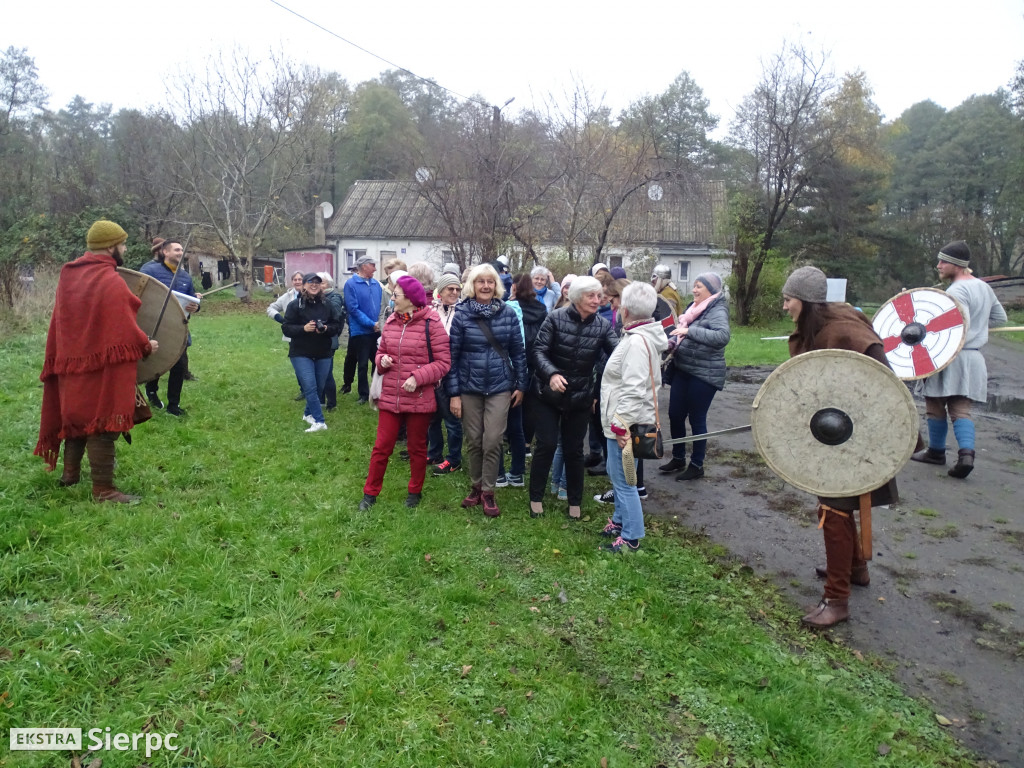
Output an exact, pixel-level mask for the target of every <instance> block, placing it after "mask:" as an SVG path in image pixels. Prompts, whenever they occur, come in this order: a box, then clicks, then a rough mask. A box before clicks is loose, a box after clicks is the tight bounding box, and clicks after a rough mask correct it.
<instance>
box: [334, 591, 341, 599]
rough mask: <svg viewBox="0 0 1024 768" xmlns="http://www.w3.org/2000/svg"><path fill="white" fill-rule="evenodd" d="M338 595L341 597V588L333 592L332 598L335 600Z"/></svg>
mask: <svg viewBox="0 0 1024 768" xmlns="http://www.w3.org/2000/svg"><path fill="white" fill-rule="evenodd" d="M339 597H341V590H340V589H339V590H338V591H337V592H335V593H334V599H335V600H337V599H338V598H339Z"/></svg>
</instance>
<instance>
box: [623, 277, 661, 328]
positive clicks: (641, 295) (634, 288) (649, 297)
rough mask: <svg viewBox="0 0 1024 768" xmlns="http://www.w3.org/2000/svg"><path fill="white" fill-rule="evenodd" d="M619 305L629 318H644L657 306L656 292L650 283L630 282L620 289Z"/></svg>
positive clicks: (651, 313)
mask: <svg viewBox="0 0 1024 768" xmlns="http://www.w3.org/2000/svg"><path fill="white" fill-rule="evenodd" d="M619 306H620V307H621V308H622V309H623V310H625V311H626V312H627V313H628V314H629V319H630V320H646V319H647V318H649V317H651V316H652V315H653V314H654V308H655V307H656V306H658V292H657V291H655V290H654V286H653V285H651V284H650V283H630V284H629V285H627V286H626V287H625V288H623V289H622V296H621V297H620V298H619Z"/></svg>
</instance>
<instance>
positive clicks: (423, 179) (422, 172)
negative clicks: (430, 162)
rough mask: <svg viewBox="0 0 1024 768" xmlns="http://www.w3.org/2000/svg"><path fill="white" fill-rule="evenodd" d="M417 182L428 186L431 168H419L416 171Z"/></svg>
mask: <svg viewBox="0 0 1024 768" xmlns="http://www.w3.org/2000/svg"><path fill="white" fill-rule="evenodd" d="M416 181H418V182H419V183H420V184H426V183H427V182H428V181H430V169H429V168H417V169H416Z"/></svg>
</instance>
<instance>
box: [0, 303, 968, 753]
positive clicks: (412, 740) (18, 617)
mask: <svg viewBox="0 0 1024 768" xmlns="http://www.w3.org/2000/svg"><path fill="white" fill-rule="evenodd" d="M787 329H788V326H785V327H784V326H781V325H780V327H779V328H776V329H767V330H766V329H757V330H753V331H750V330H741V331H737V333H736V335H735V337H734V339H735V341H734V344H735V347H732V348H731V349H730V357H731V362H733V363H734V364H755V363H756V364H769V363H771V362H780V361H781V360H783V359H785V357H786V356H787V351H786V344H785V342H778V341H776V342H761V341H759V339H760V336H767V335H781V334H783V333H785V332H786V331H787ZM193 336H194V338H195V342H196V346H195V347H193V351H192V353H191V355H190V356H191V359H192V369H193V370H194V371H195V372H196V374H197V375H198V376H199V377H200V379H201V381H199V382H197V383H189V382H186V384H185V393H184V396H183V400H182V405H183V406H184V407H185V408H187V409H188V410H189V412H190V415H189V417H188V418H187V419H185V420H180V421H179V420H175V419H173V418H172V417H170V416H167V415H166V414H163V413H159V412H158V413H156V415H155V416H154V418H153V420H152V421H151V422H149V423H147V424H144V425H141V426H140V427H138V428H136V430H135V431H134V442H133V445H131V446H128V445H126V444H124V443H120V444H119V448H118V468H117V479H118V484H119V485H120V486H121V487H122V489H124V490H126V491H128V492H136V493H140V494H142V495H143V500H142V501H141V502H140V503H138V504H135V505H131V506H120V505H110V504H106V505H103V504H94V503H93V502H92V501H91V500H90V493H89V484H88V481H87V479H86V481H85V482H83V483H82V484H81V485H79V486H76V487H74V488H70V489H60V488H58V487H57V483H56V481H57V475H56V474H48V473H46V472H44V469H43V464H42V461H41V460H39V459H38V458H35V457H33V456H32V455H31V453H32V448H33V446H34V445H35V440H36V434H37V429H38V417H39V403H40V398H41V388H40V385H39V382H38V373H39V369H40V366H41V359H42V350H43V340H44V335H43V333H42V331H41V330H37V331H36V332H34V333H27V334H22V335H19V336H16V337H14V338H8V339H6V340H5V341H3V343H2V345H0V361H2V365H0V404H2V413H3V414H4V419H3V420H2V423H0V434H2V435H3V444H4V445H5V446H6V452H5V458H4V471H3V479H2V481H0V552H2V558H3V559H2V568H0V594H2V602H0V725H3V727H5V728H6V727H43V726H50V727H81V728H83V730H88V729H91V728H100V729H105V728H107V727H109V728H110V729H111V732H113V733H118V732H125V733H137V732H143V731H151V732H154V733H161V734H163V733H168V732H172V731H173V732H177V733H179V734H180V737H179V739H178V742H177V744H178V746H179V749H178V750H177V751H173V752H172V751H161V752H157V753H155V754H153V755H152V756H151V757H150V758H148V759H147V758H146V757H145V756H144V755H143V754H140V753H133V752H127V753H120V752H102V753H100V754H99V755H98V756H99V757H101V758H102V760H103V765H104V766H106V767H107V768H110V767H111V766H122V765H124V766H137V765H142V764H146V765H151V766H158V765H173V766H193V765H194V766H200V765H201V766H223V767H224V768H239V767H241V766H268V765H272V766H342V765H344V766H349V765H360V766H595V767H596V766H601V765H605V764H607V765H609V766H627V765H629V766H634V765H635V766H656V765H664V766H723V765H729V766H786V768H800V767H803V766H806V768H825V767H827V766H836V767H838V766H871V765H878V766H882V765H899V766H970V765H975V764H976V763H975V762H974V760H972V759H971V758H970V756H968V755H966V754H965V753H963V752H962V751H961V750H960V749H959V748H958V747H957V746H956V745H955V743H954V742H953V740H952V739H951V738H949V737H948V735H947V734H946V733H945V732H944V731H943V729H942V728H941V727H940V725H939V724H938V723H937V720H936V714H935V713H934V712H933V711H932V710H931V709H930V708H929V707H928V706H927V705H926V704H924V703H922V702H919V701H915V700H912V699H909V698H907V697H905V696H904V695H903V694H902V693H901V692H900V690H899V688H898V687H897V686H896V685H895V684H894V683H893V682H892V681H891V679H890V678H889V677H888V675H887V674H886V666H885V663H884V662H882V661H879V660H876V659H872V658H870V657H868V658H864V657H862V656H861V655H860V654H859V653H856V652H851V651H850V650H848V649H846V648H844V647H843V646H842V644H841V643H834V642H831V641H829V640H828V639H823V638H821V637H819V636H818V635H816V634H814V633H812V632H809V631H806V630H804V629H802V628H801V627H800V626H799V622H798V617H799V615H800V614H799V611H798V610H797V609H796V608H795V607H794V606H792V605H789V604H787V603H785V602H784V601H783V600H782V599H781V598H780V597H779V595H778V594H777V593H776V592H775V590H774V589H773V588H772V587H771V586H770V585H768V584H766V583H763V582H762V581H760V580H758V579H757V578H755V577H753V576H752V575H751V573H750V570H749V568H745V567H742V566H740V565H737V564H734V563H731V562H730V561H729V560H728V558H726V557H724V555H725V554H726V553H724V552H722V551H721V550H720V549H718V548H716V547H714V546H712V545H709V544H708V543H707V542H705V541H703V540H701V539H700V538H699V537H698V536H696V535H694V534H692V533H690V532H688V531H686V530H684V529H681V528H680V527H678V526H677V525H676V524H675V523H674V522H673V519H672V515H671V513H672V510H669V509H663V510H659V511H658V512H661V513H664V514H652V515H650V516H649V518H648V538H647V539H646V540H645V543H644V548H643V549H642V551H641V552H640V553H638V554H636V555H633V556H613V555H609V554H605V553H600V552H599V551H598V546H599V544H600V542H601V539H600V538H599V537H598V536H597V531H598V530H599V529H600V527H601V526H602V525H603V523H604V517H603V516H602V515H601V514H600V513H602V512H604V510H598V509H596V505H594V504H593V503H592V502H591V503H590V505H589V506H585V508H584V509H585V513H589V514H588V515H587V519H586V520H585V521H584V522H582V523H573V524H569V522H568V521H567V520H566V519H565V517H564V513H563V510H561V509H560V508H559V505H557V504H555V503H554V500H553V499H551V501H550V502H549V503H548V504H547V509H548V514H547V516H546V517H545V518H542V519H539V520H531V519H530V518H529V516H528V514H527V501H526V499H527V496H526V492H525V490H523V489H503V490H499V491H498V500H499V503H500V504H501V506H502V510H503V512H502V515H501V517H499V518H497V519H494V520H490V519H487V518H484V517H483V515H482V514H480V513H479V511H473V512H469V513H467V512H466V511H464V510H462V509H460V507H459V501H460V499H461V497H462V495H463V492H464V491H465V485H466V480H465V475H464V474H463V473H456V474H454V475H452V476H449V477H444V478H433V477H428V480H427V486H426V488H425V494H424V503H423V504H422V505H421V506H420V507H419V508H417V509H414V510H408V509H406V508H405V507H404V506H403V503H402V502H403V501H404V498H405V483H406V481H407V479H408V465H406V464H404V463H403V462H401V461H398V460H397V457H396V458H395V461H394V462H393V463H392V466H391V467H390V468H389V473H388V477H387V478H386V480H385V488H384V491H383V493H382V495H381V497H380V501H379V503H378V504H377V505H376V506H375V507H374V508H373V509H372V510H371V511H370V512H369V513H360V512H357V511H356V505H357V503H358V501H359V499H360V498H361V487H362V483H363V480H364V479H365V473H366V468H367V460H368V457H369V450H370V446H371V444H372V441H373V438H374V433H375V423H376V422H375V417H376V414H375V412H374V411H372V410H370V409H368V408H366V407H357V406H356V405H355V403H354V401H353V400H352V397H354V396H349V397H347V398H342V402H341V404H340V406H339V408H338V410H337V411H336V412H335V413H332V414H328V417H327V419H328V424H329V427H330V429H329V431H327V432H323V433H318V434H312V435H309V434H305V433H304V432H303V428H304V426H305V425H304V424H303V423H302V422H301V421H300V417H301V415H302V410H301V408H302V405H301V403H295V402H293V401H292V397H293V395H294V394H295V391H296V386H295V380H294V376H293V374H292V371H291V367H290V365H289V364H288V361H287V359H286V351H285V346H284V345H283V344H282V343H281V341H280V333H279V331H278V328H277V326H276V325H275V324H274V323H272V322H270V321H269V320H267V318H266V317H265V316H263V315H262V314H239V313H230V312H229V313H224V314H217V313H215V312H204V314H202V315H200V316H197V317H196V319H195V320H194V322H193ZM339 363H340V361H339ZM591 487H592V491H591V492H599V491H600V490H603V489H604V487H605V486H604V484H602V483H599V482H598V481H596V480H594V479H588V489H589V488H591ZM588 498H589V497H588ZM680 503H682V501H681V502H680ZM648 511H649V512H652V511H654V510H652V509H649V510H648ZM58 757H59V758H60V759H56V758H58ZM68 759H69V756H68V755H67V753H53V752H7V751H6V749H5V750H3V751H2V752H0V765H3V766H8V765H9V766H50V765H67V764H68ZM90 759H92V758H89V757H83V759H82V760H81V764H82V765H86V764H88V762H89V760H90Z"/></svg>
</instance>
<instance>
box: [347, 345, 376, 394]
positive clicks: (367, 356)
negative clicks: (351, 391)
mask: <svg viewBox="0 0 1024 768" xmlns="http://www.w3.org/2000/svg"><path fill="white" fill-rule="evenodd" d="M379 338H380V334H379V333H363V334H360V335H358V336H350V337H349V340H348V349H347V350H345V380H344V386H346V387H351V386H352V380H353V379H358V382H359V397H365V398H369V397H370V378H369V375H368V373H367V367H368V363H369V362H370V361H371V360H372V359H373V358H374V356H375V355H376V354H377V339H379Z"/></svg>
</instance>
